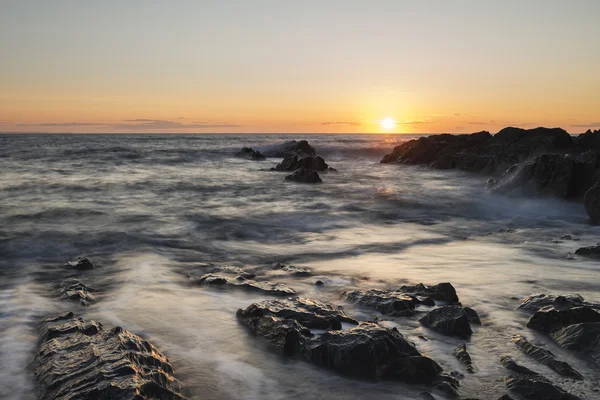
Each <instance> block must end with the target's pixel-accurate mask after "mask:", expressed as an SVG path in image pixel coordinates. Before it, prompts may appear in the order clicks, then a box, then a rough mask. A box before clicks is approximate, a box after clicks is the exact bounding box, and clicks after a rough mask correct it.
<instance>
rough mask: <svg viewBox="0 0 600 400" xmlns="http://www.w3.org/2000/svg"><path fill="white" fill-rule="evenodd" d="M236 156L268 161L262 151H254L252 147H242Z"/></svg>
mask: <svg viewBox="0 0 600 400" xmlns="http://www.w3.org/2000/svg"><path fill="white" fill-rule="evenodd" d="M235 155H236V157H240V158H246V159H248V160H255V161H262V160H265V159H266V157H265V156H264V155H263V154H262V153H261V152H260V151H258V150H254V149H252V148H250V147H242V150H240V151H239V152H237V153H236V154H235Z"/></svg>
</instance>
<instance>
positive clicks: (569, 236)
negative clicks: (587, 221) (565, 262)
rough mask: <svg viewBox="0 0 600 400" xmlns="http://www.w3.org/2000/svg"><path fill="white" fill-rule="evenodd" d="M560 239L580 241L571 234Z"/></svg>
mask: <svg viewBox="0 0 600 400" xmlns="http://www.w3.org/2000/svg"><path fill="white" fill-rule="evenodd" d="M560 238H561V239H562V240H575V241H577V240H579V239H578V238H576V237H573V236H571V235H569V234H566V235H563V236H561V237H560Z"/></svg>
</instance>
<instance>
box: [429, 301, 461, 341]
mask: <svg viewBox="0 0 600 400" xmlns="http://www.w3.org/2000/svg"><path fill="white" fill-rule="evenodd" d="M419 322H420V323H421V324H423V325H425V326H426V327H428V328H430V329H433V330H434V331H436V332H439V333H441V334H443V335H448V336H456V337H460V338H468V337H469V336H471V334H472V333H473V331H472V330H471V325H470V324H469V316H468V314H467V312H466V311H465V309H464V308H462V307H461V306H444V307H440V308H436V309H434V310H431V311H430V312H428V313H427V314H426V315H425V316H424V317H423V318H421V319H420V320H419Z"/></svg>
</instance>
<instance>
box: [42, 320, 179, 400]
mask: <svg viewBox="0 0 600 400" xmlns="http://www.w3.org/2000/svg"><path fill="white" fill-rule="evenodd" d="M33 369H34V371H35V376H36V378H37V380H38V383H39V388H38V399H40V400H52V399H59V398H60V399H92V398H93V399H120V400H128V399H131V400H134V399H135V400H141V399H167V400H174V399H178V400H179V399H183V397H182V395H181V394H179V392H180V390H181V385H180V383H179V381H178V380H177V379H175V378H174V376H173V367H172V366H171V364H170V363H169V361H168V360H167V358H166V357H165V356H164V355H163V354H162V353H161V352H160V351H159V350H158V349H157V348H156V347H154V346H153V345H152V344H151V343H149V342H147V341H145V340H143V339H142V338H140V337H139V336H137V335H135V334H133V333H131V332H129V331H127V330H125V329H123V328H120V327H117V328H113V329H110V330H106V329H104V327H103V326H102V324H101V323H99V322H96V321H91V320H83V319H81V318H75V317H74V316H73V314H72V313H68V314H65V315H61V316H58V317H55V318H49V319H46V320H45V321H44V322H43V324H42V327H41V332H40V340H39V348H38V350H37V354H36V356H35V359H34V362H33Z"/></svg>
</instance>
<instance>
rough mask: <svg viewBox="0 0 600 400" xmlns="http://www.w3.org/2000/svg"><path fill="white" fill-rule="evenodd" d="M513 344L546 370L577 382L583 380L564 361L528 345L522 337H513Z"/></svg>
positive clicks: (548, 352)
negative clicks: (545, 367) (548, 369)
mask: <svg viewBox="0 0 600 400" xmlns="http://www.w3.org/2000/svg"><path fill="white" fill-rule="evenodd" d="M513 342H514V343H515V344H516V345H517V347H518V348H519V350H521V351H522V352H523V353H525V354H527V355H528V356H530V357H531V358H533V359H534V360H536V361H538V362H540V363H541V364H544V365H545V366H547V367H548V368H551V369H553V370H554V371H556V372H558V373H559V374H560V375H562V376H566V377H568V378H573V379H578V380H581V379H583V377H582V376H581V374H580V373H579V372H577V371H575V370H574V369H573V368H572V367H571V366H570V365H569V364H568V363H566V362H565V361H559V360H557V359H556V357H555V356H554V354H552V353H551V352H550V351H548V350H545V349H542V348H541V347H537V346H534V345H533V344H531V343H529V341H528V340H527V339H525V338H524V337H523V336H521V335H515V336H513Z"/></svg>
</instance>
